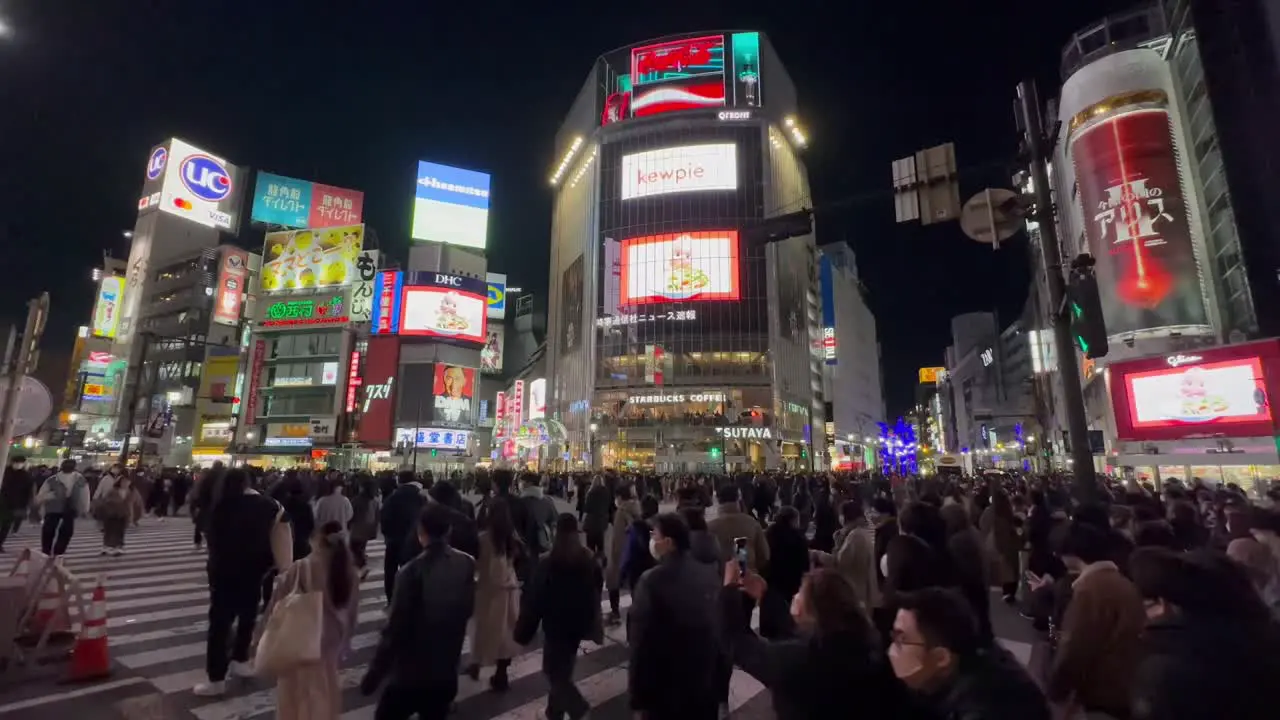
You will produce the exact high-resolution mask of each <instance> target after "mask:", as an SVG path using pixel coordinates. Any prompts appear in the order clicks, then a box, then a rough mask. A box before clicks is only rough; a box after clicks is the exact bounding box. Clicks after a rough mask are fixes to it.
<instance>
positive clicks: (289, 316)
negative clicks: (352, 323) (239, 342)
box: [267, 295, 346, 325]
mask: <svg viewBox="0 0 1280 720" xmlns="http://www.w3.org/2000/svg"><path fill="white" fill-rule="evenodd" d="M343 305H344V302H343V298H342V296H341V295H336V296H334V297H333V298H331V299H330V300H329V301H328V302H323V301H316V300H282V301H280V302H277V303H272V304H271V306H270V307H268V308H267V324H270V325H289V324H294V323H306V322H308V321H316V322H323V321H324V320H334V321H341V320H345V319H346V313H345V312H344V311H345V308H344V307H343Z"/></svg>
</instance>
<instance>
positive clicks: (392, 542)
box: [381, 482, 427, 564]
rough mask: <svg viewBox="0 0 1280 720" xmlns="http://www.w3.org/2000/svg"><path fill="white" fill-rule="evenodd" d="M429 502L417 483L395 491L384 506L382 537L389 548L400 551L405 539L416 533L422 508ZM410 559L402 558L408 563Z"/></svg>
mask: <svg viewBox="0 0 1280 720" xmlns="http://www.w3.org/2000/svg"><path fill="white" fill-rule="evenodd" d="M426 502H427V498H426V494H425V493H424V492H423V490H422V485H421V484H419V483H416V482H409V483H405V484H403V485H401V486H399V487H397V488H396V489H395V491H394V492H392V493H391V496H390V497H388V498H387V499H386V500H385V501H384V502H383V504H382V517H381V525H382V537H383V538H385V539H386V541H387V547H389V548H393V549H395V550H399V549H400V546H402V545H403V544H404V542H405V538H406V537H408V536H409V535H410V534H411V533H413V532H415V531H416V529H417V527H418V516H419V515H421V514H422V506H423V505H425V504H426ZM408 560H409V558H407V557H404V558H401V561H402V564H403V562H407V561H408Z"/></svg>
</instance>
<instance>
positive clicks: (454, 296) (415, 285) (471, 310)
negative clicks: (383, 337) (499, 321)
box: [398, 272, 488, 345]
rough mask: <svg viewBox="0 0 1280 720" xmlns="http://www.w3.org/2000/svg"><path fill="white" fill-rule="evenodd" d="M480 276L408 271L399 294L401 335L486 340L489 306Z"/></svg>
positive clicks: (480, 342) (481, 342)
mask: <svg viewBox="0 0 1280 720" xmlns="http://www.w3.org/2000/svg"><path fill="white" fill-rule="evenodd" d="M485 290H486V285H485V283H484V281H482V280H476V279H474V278H468V277H463V276H460V275H446V274H444V273H433V272H413V273H407V274H406V276H405V279H404V286H403V288H402V289H401V297H400V323H399V330H398V331H399V333H400V334H401V335H422V336H429V337H439V338H448V339H455V340H464V341H467V342H473V343H476V344H477V345H483V344H484V343H485V325H486V323H485V318H486V314H487V313H486V308H487V307H488V296H487V294H486V292H485Z"/></svg>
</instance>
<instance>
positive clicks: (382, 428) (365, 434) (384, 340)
mask: <svg viewBox="0 0 1280 720" xmlns="http://www.w3.org/2000/svg"><path fill="white" fill-rule="evenodd" d="M399 369H400V338H398V337H394V336H387V337H371V338H369V349H368V352H366V353H365V356H364V367H363V368H361V370H360V391H361V395H362V398H361V403H360V405H359V408H360V423H359V436H360V437H359V440H360V442H363V443H372V444H375V445H386V446H389V445H390V444H391V441H392V437H393V436H392V431H393V428H394V426H395V413H394V410H395V381H396V374H397V371H398V370H399Z"/></svg>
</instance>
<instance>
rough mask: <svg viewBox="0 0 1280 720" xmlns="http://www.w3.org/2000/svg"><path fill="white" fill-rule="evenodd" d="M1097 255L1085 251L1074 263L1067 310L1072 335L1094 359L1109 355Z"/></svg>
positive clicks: (1076, 342)
mask: <svg viewBox="0 0 1280 720" xmlns="http://www.w3.org/2000/svg"><path fill="white" fill-rule="evenodd" d="M1093 262H1094V261H1093V258H1092V257H1091V256H1089V255H1081V256H1080V257H1077V258H1076V259H1075V261H1074V262H1072V263H1071V274H1070V279H1069V281H1068V282H1067V298H1066V301H1067V303H1066V304H1067V313H1068V314H1069V316H1070V319H1071V337H1072V339H1073V340H1074V341H1075V344H1076V347H1077V348H1079V349H1080V352H1082V353H1084V356H1085V357H1087V358H1090V359H1097V358H1100V357H1106V354H1107V351H1108V350H1109V349H1110V347H1109V346H1108V344H1107V325H1106V322H1105V321H1104V320H1103V318H1102V300H1101V299H1100V298H1099V297H1098V278H1097V276H1095V275H1094V274H1093Z"/></svg>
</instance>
